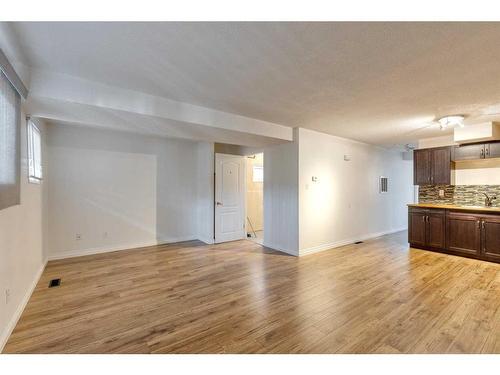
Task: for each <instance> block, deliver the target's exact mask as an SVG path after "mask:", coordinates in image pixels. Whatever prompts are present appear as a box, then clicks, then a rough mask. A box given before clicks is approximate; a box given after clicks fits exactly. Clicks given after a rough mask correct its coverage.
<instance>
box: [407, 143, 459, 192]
mask: <svg viewBox="0 0 500 375" xmlns="http://www.w3.org/2000/svg"><path fill="white" fill-rule="evenodd" d="M450 183H451V147H438V148H427V149H422V150H415V151H414V154H413V184H414V185H450Z"/></svg>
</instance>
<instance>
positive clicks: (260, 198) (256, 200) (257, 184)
mask: <svg viewBox="0 0 500 375" xmlns="http://www.w3.org/2000/svg"><path fill="white" fill-rule="evenodd" d="M246 207H247V210H246V224H247V225H246V227H247V238H248V239H249V240H252V241H254V242H257V243H259V244H261V245H262V244H263V241H264V154H263V153H258V154H254V155H250V156H247V157H246Z"/></svg>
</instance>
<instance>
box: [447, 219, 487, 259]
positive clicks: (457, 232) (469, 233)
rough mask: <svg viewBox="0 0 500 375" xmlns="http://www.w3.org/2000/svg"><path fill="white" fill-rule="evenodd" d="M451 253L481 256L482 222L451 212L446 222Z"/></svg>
mask: <svg viewBox="0 0 500 375" xmlns="http://www.w3.org/2000/svg"><path fill="white" fill-rule="evenodd" d="M446 226H447V233H448V235H447V239H448V241H447V242H448V247H447V249H448V250H449V251H453V252H455V253H461V254H465V255H475V256H478V255H479V251H480V250H481V221H480V219H479V218H478V217H476V216H474V215H469V214H463V213H458V212H457V213H455V212H449V213H448V218H447V220H446Z"/></svg>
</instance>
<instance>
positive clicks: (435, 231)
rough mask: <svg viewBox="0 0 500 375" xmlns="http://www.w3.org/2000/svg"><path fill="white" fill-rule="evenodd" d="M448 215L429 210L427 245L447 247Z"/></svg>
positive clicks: (439, 247) (440, 247)
mask: <svg viewBox="0 0 500 375" xmlns="http://www.w3.org/2000/svg"><path fill="white" fill-rule="evenodd" d="M445 228H446V216H445V214H444V212H443V213H437V212H433V210H429V214H428V215H427V246H430V247H434V248H437V249H444V248H445V247H446V236H445V233H446V229H445Z"/></svg>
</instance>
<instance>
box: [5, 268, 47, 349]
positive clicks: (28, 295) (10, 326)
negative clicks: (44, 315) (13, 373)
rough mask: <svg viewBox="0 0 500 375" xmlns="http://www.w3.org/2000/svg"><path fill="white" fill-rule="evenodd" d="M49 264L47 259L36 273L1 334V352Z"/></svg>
mask: <svg viewBox="0 0 500 375" xmlns="http://www.w3.org/2000/svg"><path fill="white" fill-rule="evenodd" d="M46 265H47V261H45V262H44V263H43V264H42V265H41V267H40V268H39V270H38V272H37V273H36V275H35V277H34V278H33V281H32V282H31V285H30V287H29V288H28V290H27V291H26V293H25V294H24V297H23V299H22V300H21V302H20V303H19V306H17V309H16V311H15V313H14V315H13V316H12V318H11V320H10V322H9V323H8V324H7V326H6V327H5V330H4V331H3V332H2V333H1V335H0V353H2V351H3V348H4V347H5V344H7V340H8V339H9V337H10V335H11V334H12V331H13V330H14V328H16V325H17V322H18V321H19V318H20V317H21V315H22V313H23V311H24V309H25V307H26V305H27V304H28V301H29V300H30V298H31V295H32V294H33V291H34V290H35V288H36V285H37V284H38V281H39V280H40V277H41V276H42V273H43V270H44V269H45V266H46Z"/></svg>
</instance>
